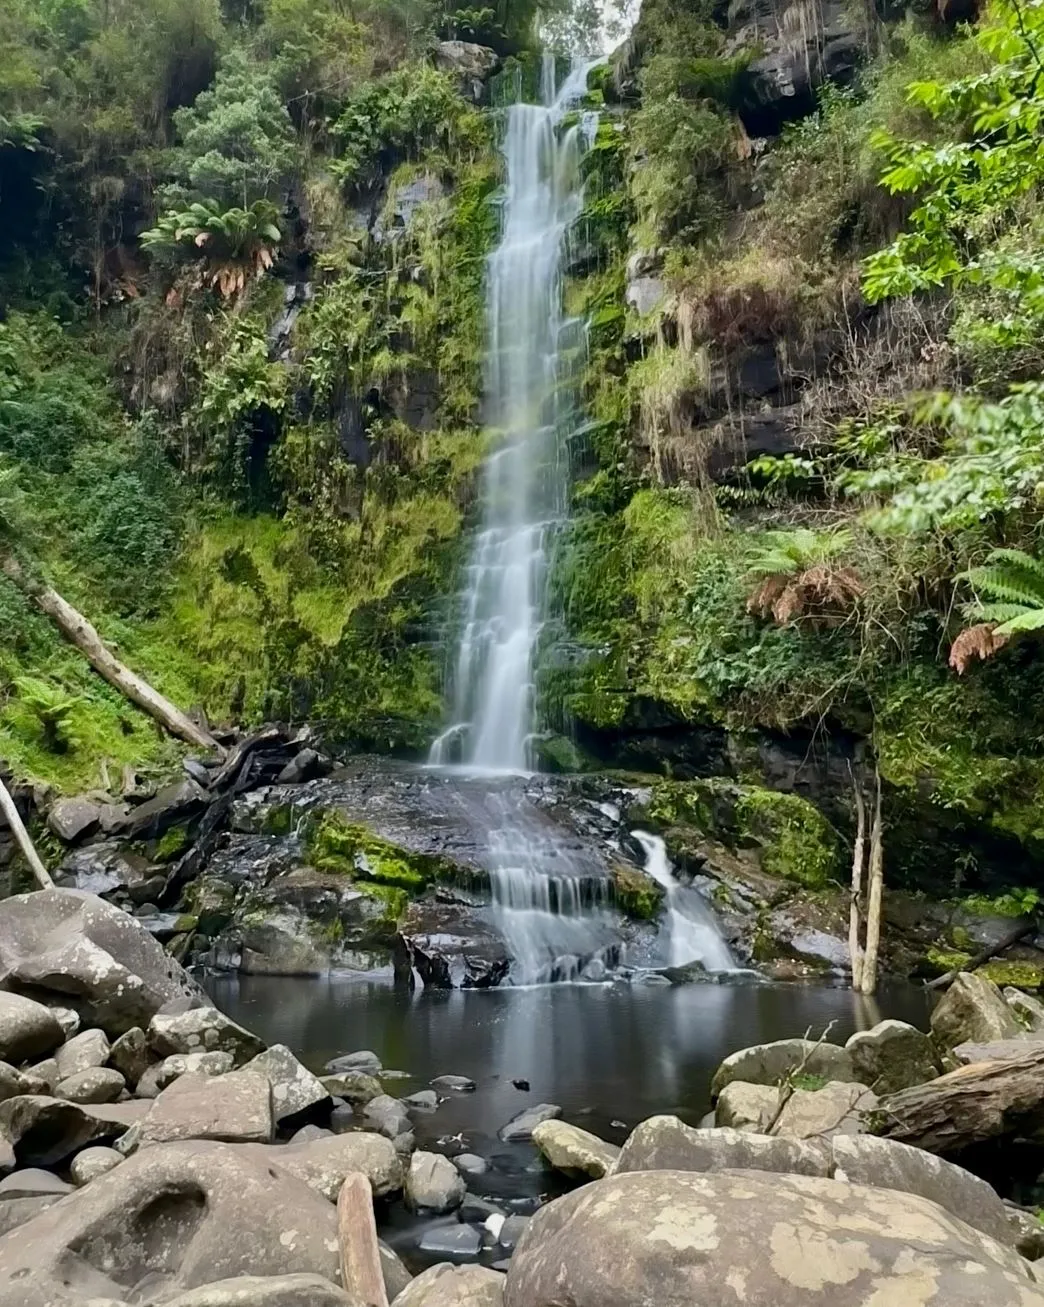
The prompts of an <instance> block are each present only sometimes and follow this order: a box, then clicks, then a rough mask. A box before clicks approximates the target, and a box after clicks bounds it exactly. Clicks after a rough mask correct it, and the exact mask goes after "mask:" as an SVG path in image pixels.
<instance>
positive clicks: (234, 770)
mask: <svg viewBox="0 0 1044 1307" xmlns="http://www.w3.org/2000/svg"><path fill="white" fill-rule="evenodd" d="M286 738H287V735H286V727H285V726H278V725H269V726H262V727H260V729H258V730H256V731H253V732H251V734H250V735H248V736H246V737H245V738H244V739H242V740H240V741H239V743H238V744H237V745H236V746H235V747H234V748H232V749H231V750H230V751H229V754H228V757H227V758H226V759H225V761H224V762H223V763H222V764H221V766H220V768H219V769H218V770H217V771H216V772H215V773H214V774H213V776H211V778H210V788H211V789H212V790H223V789H225V788H226V786H228V785H230V784H231V783H232V782H233V781H234V780H236V779H237V777H238V774H239V770H240V768H241V767H242V766H243V764H244V763H245V762H246V761H247V759H248V758H249V757H250V756H251V755H252V754H253V753H256V752H257V750H258V749H263V748H264V747H265V745H266V744H281V743H284V742H285V741H286Z"/></svg>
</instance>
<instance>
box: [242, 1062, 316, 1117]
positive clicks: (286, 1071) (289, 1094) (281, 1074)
mask: <svg viewBox="0 0 1044 1307" xmlns="http://www.w3.org/2000/svg"><path fill="white" fill-rule="evenodd" d="M243 1069H244V1070H245V1071H256V1072H257V1073H258V1074H259V1075H263V1076H266V1077H267V1078H268V1082H269V1084H270V1085H271V1086H272V1110H273V1112H274V1113H275V1119H276V1120H277V1121H283V1120H285V1119H286V1118H287V1117H291V1116H296V1115H297V1114H298V1113H299V1112H306V1111H307V1110H308V1109H309V1108H310V1107H317V1106H318V1105H319V1104H320V1103H326V1102H328V1101H329V1098H330V1095H329V1093H328V1092H327V1090H326V1089H325V1087H324V1086H323V1085H322V1084H320V1082H319V1081H318V1080H317V1079H316V1077H315V1076H313V1075H312V1073H311V1071H309V1070H308V1068H307V1067H306V1066H304V1065H303V1064H302V1063H301V1062H299V1061H298V1060H297V1058H296V1057H294V1055H293V1053H291V1052H290V1050H289V1049H288V1048H287V1047H286V1045H285V1044H273V1045H272V1047H271V1048H268V1049H266V1050H265V1051H264V1052H263V1053H259V1054H258V1055H257V1057H255V1058H253V1059H252V1060H251V1061H250V1062H248V1063H247V1064H246V1066H245V1067H244V1068H243Z"/></svg>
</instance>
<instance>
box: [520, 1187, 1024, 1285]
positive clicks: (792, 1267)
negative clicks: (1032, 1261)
mask: <svg viewBox="0 0 1044 1307" xmlns="http://www.w3.org/2000/svg"><path fill="white" fill-rule="evenodd" d="M813 1249H815V1250H816V1252H815V1253H813V1251H812V1250H813ZM737 1286H738V1288H739V1293H738V1294H737ZM726 1287H727V1295H728V1297H729V1298H731V1299H734V1300H735V1301H737V1302H741V1301H743V1295H746V1300H747V1301H748V1302H752V1303H753V1302H758V1303H765V1304H772V1307H809V1304H810V1303H812V1302H815V1301H817V1300H818V1301H820V1302H822V1303H823V1304H824V1307H825V1304H827V1303H829V1304H830V1307H866V1304H868V1303H870V1302H873V1301H874V1300H875V1299H876V1300H877V1301H878V1302H880V1303H884V1302H887V1301H889V1300H891V1301H892V1302H894V1303H896V1304H902V1305H903V1307H906V1305H907V1304H909V1305H910V1307H913V1304H914V1303H917V1302H918V1301H920V1302H921V1303H925V1304H926V1303H928V1302H929V1301H936V1302H938V1303H940V1304H941V1303H944V1302H945V1303H947V1304H950V1305H952V1307H956V1305H957V1304H965V1305H966V1307H972V1304H981V1303H984V1302H989V1303H990V1304H991V1307H1016V1305H1017V1304H1018V1305H1019V1307H1022V1305H1023V1304H1026V1305H1027V1307H1028V1304H1029V1303H1040V1302H1044V1294H1042V1293H1040V1292H1039V1291H1038V1290H1037V1289H1036V1288H1035V1287H1034V1285H1033V1283H1032V1281H1031V1280H1030V1278H1029V1273H1028V1271H1027V1269H1026V1264H1025V1263H1023V1262H1022V1261H1021V1259H1020V1258H1019V1257H1018V1255H1017V1254H1016V1253H1015V1252H1014V1250H1013V1249H1011V1248H1006V1247H1004V1246H1003V1245H1001V1244H999V1243H997V1242H996V1241H995V1240H992V1239H988V1238H987V1237H986V1236H985V1235H982V1234H980V1233H979V1231H977V1230H972V1229H971V1228H970V1227H969V1226H967V1225H965V1224H964V1223H963V1222H961V1221H958V1220H957V1219H956V1218H955V1217H953V1216H951V1215H949V1213H947V1212H944V1211H943V1209H942V1208H940V1207H938V1206H937V1205H936V1204H935V1203H931V1202H927V1201H926V1200H925V1199H923V1198H917V1197H914V1196H913V1195H910V1194H899V1193H896V1192H895V1191H893V1190H884V1189H870V1188H865V1187H863V1186H860V1185H850V1184H844V1183H839V1182H837V1181H834V1180H824V1179H819V1178H815V1177H811V1176H794V1175H767V1174H763V1173H758V1172H754V1171H743V1172H728V1173H724V1172H723V1173H720V1174H703V1175H695V1174H692V1173H686V1172H681V1171H656V1172H641V1173H634V1174H627V1175H617V1176H613V1177H612V1178H610V1179H606V1180H602V1181H600V1182H599V1183H597V1184H593V1185H585V1186H584V1187H583V1188H581V1189H578V1190H577V1191H576V1192H574V1193H572V1194H569V1195H568V1196H567V1197H565V1198H559V1199H558V1200H556V1201H555V1202H552V1203H550V1204H548V1205H547V1206H546V1207H544V1208H542V1209H541V1211H540V1212H538V1213H537V1215H536V1216H534V1217H533V1219H532V1221H531V1222H530V1225H529V1228H528V1229H527V1231H526V1233H525V1235H524V1236H523V1238H522V1240H521V1242H520V1244H519V1246H518V1249H517V1250H516V1252H515V1255H514V1258H513V1259H512V1263H511V1269H510V1271H509V1272H508V1277H507V1283H506V1287H505V1296H504V1303H505V1307H555V1304H559V1303H563V1302H568V1303H569V1304H570V1307H632V1304H635V1303H640V1302H648V1303H655V1304H656V1307H692V1304H694V1303H704V1302H706V1303H712V1302H713V1303H718V1302H721V1303H725V1302H726V1301H727V1296H726Z"/></svg>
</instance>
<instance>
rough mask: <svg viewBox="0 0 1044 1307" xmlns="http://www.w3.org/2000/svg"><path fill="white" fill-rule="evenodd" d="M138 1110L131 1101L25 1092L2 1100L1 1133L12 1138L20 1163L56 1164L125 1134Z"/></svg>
mask: <svg viewBox="0 0 1044 1307" xmlns="http://www.w3.org/2000/svg"><path fill="white" fill-rule="evenodd" d="M126 1108H131V1109H132V1111H129V1112H128V1111H125V1110H124V1109H126ZM138 1109H139V1105H138V1104H131V1103H97V1104H81V1103H70V1102H67V1101H66V1100H64V1099H61V1098H50V1097H48V1096H47V1095H46V1094H23V1095H20V1096H19V1097H17V1098H9V1099H8V1100H7V1102H6V1103H0V1135H3V1136H4V1137H6V1138H7V1139H8V1140H10V1142H11V1144H12V1145H13V1146H14V1150H15V1156H16V1157H17V1159H18V1162H19V1164H20V1165H22V1166H33V1165H35V1166H55V1165H57V1163H59V1162H61V1161H62V1160H63V1159H64V1158H66V1157H68V1156H69V1155H70V1154H71V1153H77V1152H79V1150H80V1149H81V1148H85V1147H86V1146H87V1145H88V1144H91V1143H94V1141H95V1140H97V1139H116V1138H118V1137H119V1136H120V1135H122V1134H124V1133H125V1132H126V1131H127V1129H128V1128H129V1127H130V1126H131V1124H132V1117H133V1116H134V1115H135V1114H137V1112H138Z"/></svg>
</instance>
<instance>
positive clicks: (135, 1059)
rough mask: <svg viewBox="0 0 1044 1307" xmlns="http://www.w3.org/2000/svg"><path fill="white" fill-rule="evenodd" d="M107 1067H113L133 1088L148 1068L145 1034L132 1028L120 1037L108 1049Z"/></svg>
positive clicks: (138, 1028)
mask: <svg viewBox="0 0 1044 1307" xmlns="http://www.w3.org/2000/svg"><path fill="white" fill-rule="evenodd" d="M109 1065H110V1066H114V1067H115V1068H116V1070H117V1071H118V1072H119V1073H120V1075H122V1076H123V1078H124V1080H126V1082H127V1084H128V1085H130V1086H131V1088H133V1087H134V1086H135V1085H136V1084H137V1083H138V1081H139V1080H140V1079H141V1078H142V1076H143V1075H144V1074H145V1072H146V1071H147V1070H148V1068H149V1048H148V1042H147V1041H146V1038H145V1032H144V1030H142V1028H141V1027H140V1026H133V1027H132V1028H131V1029H130V1030H127V1031H125V1032H124V1033H123V1034H122V1035H120V1037H119V1039H117V1040H116V1041H115V1043H114V1044H113V1045H112V1047H111V1048H110V1049H109Z"/></svg>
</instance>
